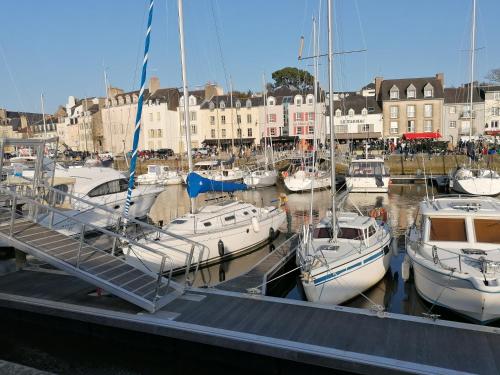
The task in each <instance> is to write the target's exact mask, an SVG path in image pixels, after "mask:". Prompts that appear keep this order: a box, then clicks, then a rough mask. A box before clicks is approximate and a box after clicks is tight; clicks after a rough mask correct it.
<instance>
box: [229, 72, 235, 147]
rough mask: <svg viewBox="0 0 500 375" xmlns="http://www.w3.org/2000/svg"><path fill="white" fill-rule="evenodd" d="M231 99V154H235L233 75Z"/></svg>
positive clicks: (230, 80) (230, 83)
mask: <svg viewBox="0 0 500 375" xmlns="http://www.w3.org/2000/svg"><path fill="white" fill-rule="evenodd" d="M229 95H230V96H229V98H230V101H231V103H230V105H231V154H232V153H233V152H234V112H233V111H234V109H233V80H232V78H231V75H230V76H229Z"/></svg>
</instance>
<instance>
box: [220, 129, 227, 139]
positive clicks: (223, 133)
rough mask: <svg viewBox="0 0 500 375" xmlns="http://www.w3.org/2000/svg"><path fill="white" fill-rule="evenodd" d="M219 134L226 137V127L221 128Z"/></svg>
mask: <svg viewBox="0 0 500 375" xmlns="http://www.w3.org/2000/svg"><path fill="white" fill-rule="evenodd" d="M221 134H222V138H226V129H222V132H221Z"/></svg>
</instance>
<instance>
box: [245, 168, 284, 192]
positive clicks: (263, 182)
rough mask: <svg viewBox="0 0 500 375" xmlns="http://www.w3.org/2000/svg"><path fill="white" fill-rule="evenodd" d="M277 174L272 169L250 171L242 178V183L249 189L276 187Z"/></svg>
mask: <svg viewBox="0 0 500 375" xmlns="http://www.w3.org/2000/svg"><path fill="white" fill-rule="evenodd" d="M277 181H278V172H276V171H275V170H274V169H272V170H269V169H257V170H255V171H250V172H249V173H248V174H247V175H246V176H245V177H244V178H243V183H244V184H245V185H247V186H248V187H250V188H262V187H268V186H273V185H276V182H277Z"/></svg>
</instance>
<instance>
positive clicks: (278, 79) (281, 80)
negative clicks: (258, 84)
mask: <svg viewBox="0 0 500 375" xmlns="http://www.w3.org/2000/svg"><path fill="white" fill-rule="evenodd" d="M272 77H273V79H274V87H275V88H276V87H279V86H295V87H296V88H298V89H300V90H307V89H311V88H313V87H314V77H313V75H312V74H311V73H309V72H308V71H307V70H302V69H297V68H292V67H286V68H283V69H280V70H277V71H275V72H273V74H272Z"/></svg>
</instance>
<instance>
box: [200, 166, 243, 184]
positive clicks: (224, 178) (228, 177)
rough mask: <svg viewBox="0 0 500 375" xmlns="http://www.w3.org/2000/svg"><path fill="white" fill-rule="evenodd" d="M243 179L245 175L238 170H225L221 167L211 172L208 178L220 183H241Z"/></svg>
mask: <svg viewBox="0 0 500 375" xmlns="http://www.w3.org/2000/svg"><path fill="white" fill-rule="evenodd" d="M244 177H245V173H244V171H243V170H241V169H240V168H238V167H233V168H227V167H225V166H224V165H221V166H220V167H219V168H217V169H213V170H211V171H210V172H209V177H208V178H210V179H212V180H214V181H221V182H237V181H242V180H243V178H244Z"/></svg>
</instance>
